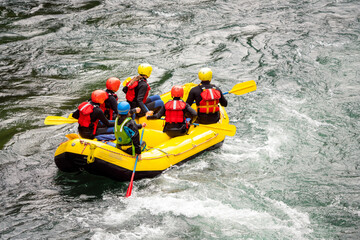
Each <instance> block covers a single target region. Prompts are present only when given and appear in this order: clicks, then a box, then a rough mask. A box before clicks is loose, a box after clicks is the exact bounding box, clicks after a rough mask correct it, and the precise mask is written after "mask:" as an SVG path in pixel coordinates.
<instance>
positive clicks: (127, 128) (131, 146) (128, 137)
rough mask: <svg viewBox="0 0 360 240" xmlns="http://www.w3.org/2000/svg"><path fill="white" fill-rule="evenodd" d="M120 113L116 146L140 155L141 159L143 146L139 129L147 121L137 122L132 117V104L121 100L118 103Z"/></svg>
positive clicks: (116, 122) (116, 129)
mask: <svg viewBox="0 0 360 240" xmlns="http://www.w3.org/2000/svg"><path fill="white" fill-rule="evenodd" d="M118 112H119V115H118V117H117V118H116V119H115V138H116V142H117V143H116V147H117V148H119V149H120V150H123V151H124V152H126V153H128V154H130V155H133V156H135V155H139V160H140V159H141V146H140V134H139V129H141V128H143V127H145V126H146V123H143V124H137V123H136V122H135V121H134V120H133V119H132V118H131V115H132V111H130V104H129V103H128V102H120V103H119V104H118Z"/></svg>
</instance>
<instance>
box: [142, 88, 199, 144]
mask: <svg viewBox="0 0 360 240" xmlns="http://www.w3.org/2000/svg"><path fill="white" fill-rule="evenodd" d="M183 96H184V89H183V88H182V87H181V86H173V87H172V88H171V97H172V98H173V99H172V100H170V101H168V102H167V103H166V104H165V106H164V107H162V108H161V109H160V111H159V112H157V113H156V114H154V115H153V116H147V119H159V118H161V117H162V116H165V125H164V129H163V132H166V134H167V135H168V136H169V137H177V136H181V135H184V134H186V133H187V131H188V130H189V124H190V123H189V122H188V121H186V117H189V118H190V121H191V123H192V122H194V121H195V119H196V116H197V113H196V111H195V110H194V109H193V108H191V106H190V105H189V104H187V103H185V102H184V101H183V100H181V98H182V97H183Z"/></svg>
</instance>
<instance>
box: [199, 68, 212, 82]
mask: <svg viewBox="0 0 360 240" xmlns="http://www.w3.org/2000/svg"><path fill="white" fill-rule="evenodd" d="M211 78H212V71H211V69H210V68H202V69H200V71H199V79H200V80H201V81H211Z"/></svg>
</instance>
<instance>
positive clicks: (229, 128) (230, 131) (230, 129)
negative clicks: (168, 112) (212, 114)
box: [191, 123, 236, 137]
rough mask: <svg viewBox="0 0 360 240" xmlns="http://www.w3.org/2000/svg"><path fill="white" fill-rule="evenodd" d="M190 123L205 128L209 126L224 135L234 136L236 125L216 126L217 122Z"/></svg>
mask: <svg viewBox="0 0 360 240" xmlns="http://www.w3.org/2000/svg"><path fill="white" fill-rule="evenodd" d="M191 125H195V126H199V127H205V128H211V129H214V130H216V131H217V132H220V133H223V134H225V135H226V136H230V137H232V136H234V135H235V133H236V127H235V125H230V124H229V125H226V126H218V125H219V124H217V123H214V124H198V123H192V124H191Z"/></svg>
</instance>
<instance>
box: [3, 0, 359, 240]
mask: <svg viewBox="0 0 360 240" xmlns="http://www.w3.org/2000/svg"><path fill="white" fill-rule="evenodd" d="M359 9H360V2H359V1H355V0H337V1H334V0H316V1H315V0H308V1H285V0H271V1H259V0H251V1H250V0H237V1H235V0H218V1H215V0H212V1H210V0H209V1H205V0H203V1H201V0H184V1H165V0H154V1H144V0H140V1H124V0H123V1H120V0H106V1H100V0H58V1H51V0H37V1H36V0H32V1H31V0H30V1H25V0H22V1H20V0H1V1H0V51H1V56H0V88H1V89H0V120H1V121H0V149H1V150H0V177H1V181H0V184H1V185H0V186H1V202H0V206H1V207H0V220H1V221H0V239H234V240H235V239H236V240H237V239H359V237H360V229H359V226H360V187H359V182H360V169H359V168H360V137H359V132H360V122H359V119H360V95H359V92H360V72H359V71H360V70H359V66H360V41H359V35H360V10H359ZM142 62H148V63H150V64H151V65H152V66H153V74H152V75H151V77H150V79H149V80H150V84H151V87H152V90H151V91H152V92H151V93H152V94H161V93H164V92H166V91H168V90H169V89H170V88H171V86H172V85H174V84H185V83H188V82H198V79H197V72H198V70H199V69H200V68H201V67H205V66H208V67H210V68H211V69H212V70H213V81H212V82H213V83H215V84H217V85H218V86H220V87H221V88H222V90H223V91H228V90H230V89H231V88H232V87H233V86H234V85H235V84H236V83H238V82H244V81H249V80H252V79H253V80H255V81H256V83H257V86H258V89H257V91H255V92H252V93H248V94H246V95H242V96H236V95H231V94H229V95H227V99H228V101H229V103H230V104H229V106H228V107H227V108H226V109H227V111H228V113H229V117H230V119H231V120H230V121H231V123H232V124H234V125H236V127H237V133H236V135H235V136H234V137H227V138H226V140H225V142H224V145H223V146H222V147H221V148H219V149H216V150H214V151H211V152H206V153H204V154H202V155H200V156H198V157H197V158H195V159H193V160H192V161H189V162H187V163H186V164H184V165H181V166H177V167H174V168H172V169H169V170H168V171H166V172H165V173H163V174H162V175H160V176H159V177H156V178H154V179H146V180H140V181H136V182H135V184H134V189H133V194H132V197H131V198H128V199H125V198H124V197H123V196H124V195H125V192H126V189H127V183H119V182H114V181H112V180H109V179H106V178H102V177H98V176H93V175H90V174H86V173H80V174H65V173H62V172H59V171H58V169H57V167H56V166H55V163H54V160H53V156H54V152H55V150H56V148H57V146H58V145H59V144H60V143H61V142H63V141H65V140H66V138H65V134H67V133H72V132H76V129H77V126H76V125H75V124H72V125H70V124H65V125H58V126H45V125H44V123H43V121H44V119H45V117H46V116H65V117H66V116H68V114H69V113H71V112H72V111H74V110H75V109H76V107H77V106H78V104H79V103H81V102H82V101H84V100H86V99H88V97H89V94H90V93H91V92H92V91H93V90H94V89H97V88H102V89H103V88H104V87H105V80H106V79H107V78H108V77H111V76H116V77H119V78H120V79H121V80H122V81H123V80H125V78H127V77H128V76H134V75H135V74H136V69H137V66H138V65H139V64H140V63H142ZM119 94H120V99H124V96H123V94H122V93H121V91H119Z"/></svg>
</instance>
